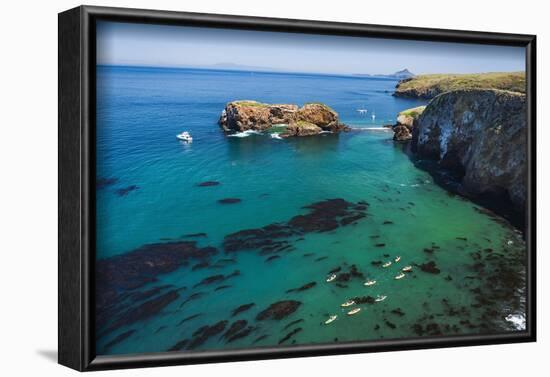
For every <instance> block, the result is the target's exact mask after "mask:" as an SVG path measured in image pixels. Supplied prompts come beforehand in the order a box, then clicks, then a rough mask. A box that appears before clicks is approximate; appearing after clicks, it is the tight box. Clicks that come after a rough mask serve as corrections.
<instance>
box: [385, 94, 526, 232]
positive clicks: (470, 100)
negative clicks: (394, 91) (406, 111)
mask: <svg viewBox="0 0 550 377" xmlns="http://www.w3.org/2000/svg"><path fill="white" fill-rule="evenodd" d="M526 115H527V111H526V102H525V94H522V93H515V92H509V91H502V90H494V89H466V90H455V91H451V92H446V93H443V94H440V95H438V96H437V97H435V98H434V99H433V100H432V101H430V103H429V104H428V105H427V106H426V108H425V109H424V110H423V111H422V112H421V113H420V114H418V116H417V117H415V118H413V120H412V121H411V126H410V128H408V130H409V131H410V133H411V137H410V140H411V142H410V145H409V146H410V151H411V152H412V154H413V156H415V158H417V159H428V160H433V161H437V163H438V167H439V168H440V169H442V170H444V171H447V172H450V173H452V174H453V175H454V177H455V178H456V179H457V180H458V183H459V184H458V186H457V187H456V191H457V192H458V193H460V194H462V195H464V196H467V197H470V198H472V199H478V200H481V201H485V202H488V203H490V204H489V208H491V209H493V210H495V211H496V212H499V213H501V214H505V215H509V216H508V217H510V216H512V217H514V216H515V217H516V218H519V219H522V218H523V216H524V213H525V206H526V195H527V192H526V191H527V184H526V179H527V148H526V145H527V125H526ZM402 121H403V119H402ZM400 127H405V125H402V124H401V123H399V124H398V125H396V126H395V127H394V131H396V134H395V135H398V132H402V130H401V128H400ZM518 215H519V216H518ZM520 222H521V220H520ZM516 225H519V226H520V227H521V224H518V223H517V222H516Z"/></svg>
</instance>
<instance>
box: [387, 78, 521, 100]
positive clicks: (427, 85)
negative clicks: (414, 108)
mask: <svg viewBox="0 0 550 377" xmlns="http://www.w3.org/2000/svg"><path fill="white" fill-rule="evenodd" d="M460 89H500V90H508V91H511V92H519V93H525V73H524V72H490V73H475V74H432V75H419V76H415V77H413V78H411V79H405V80H402V81H400V82H399V83H398V84H397V86H396V89H395V93H394V95H395V96H398V97H413V98H425V99H431V98H433V97H435V96H437V95H439V94H441V93H444V92H449V91H452V90H460Z"/></svg>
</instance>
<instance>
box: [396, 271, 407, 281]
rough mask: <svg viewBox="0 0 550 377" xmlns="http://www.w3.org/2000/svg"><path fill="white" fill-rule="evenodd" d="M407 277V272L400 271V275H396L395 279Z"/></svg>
mask: <svg viewBox="0 0 550 377" xmlns="http://www.w3.org/2000/svg"><path fill="white" fill-rule="evenodd" d="M404 277H405V274H404V273H402V272H400V273H399V275H397V276H396V277H395V280H399V279H403V278H404Z"/></svg>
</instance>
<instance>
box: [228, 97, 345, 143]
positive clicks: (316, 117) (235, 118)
mask: <svg viewBox="0 0 550 377" xmlns="http://www.w3.org/2000/svg"><path fill="white" fill-rule="evenodd" d="M218 123H219V125H220V127H221V128H222V129H223V130H224V131H226V132H243V131H248V130H254V131H266V130H268V129H270V128H272V127H273V126H280V127H282V132H281V136H283V137H290V136H310V135H318V134H319V133H321V132H323V131H330V132H340V131H347V130H348V129H349V127H347V126H345V125H344V124H342V123H340V121H339V119H338V113H336V112H335V111H334V110H332V109H331V108H330V107H328V106H327V105H324V104H321V103H308V104H305V105H304V106H302V107H300V108H299V107H298V106H296V105H292V104H275V105H272V104H266V103H260V102H256V101H233V102H229V103H228V104H227V105H226V106H225V109H224V110H223V112H222V114H221V116H220V120H219V122H218Z"/></svg>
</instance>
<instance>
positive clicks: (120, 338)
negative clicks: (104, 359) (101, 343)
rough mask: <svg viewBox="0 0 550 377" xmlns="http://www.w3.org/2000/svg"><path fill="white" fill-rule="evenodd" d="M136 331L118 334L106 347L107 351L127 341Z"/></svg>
mask: <svg viewBox="0 0 550 377" xmlns="http://www.w3.org/2000/svg"><path fill="white" fill-rule="evenodd" d="M135 332H136V330H135V329H131V330H128V331H125V332H123V333H121V334H118V335H117V336H116V337H115V338H114V339H113V340H111V341H110V342H109V343H107V344H106V345H105V349H109V348H111V347H112V346H114V345H116V344H118V343H120V342H122V341H124V340H126V339H127V338H129V337H130V336H132V334H133V333H135Z"/></svg>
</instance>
